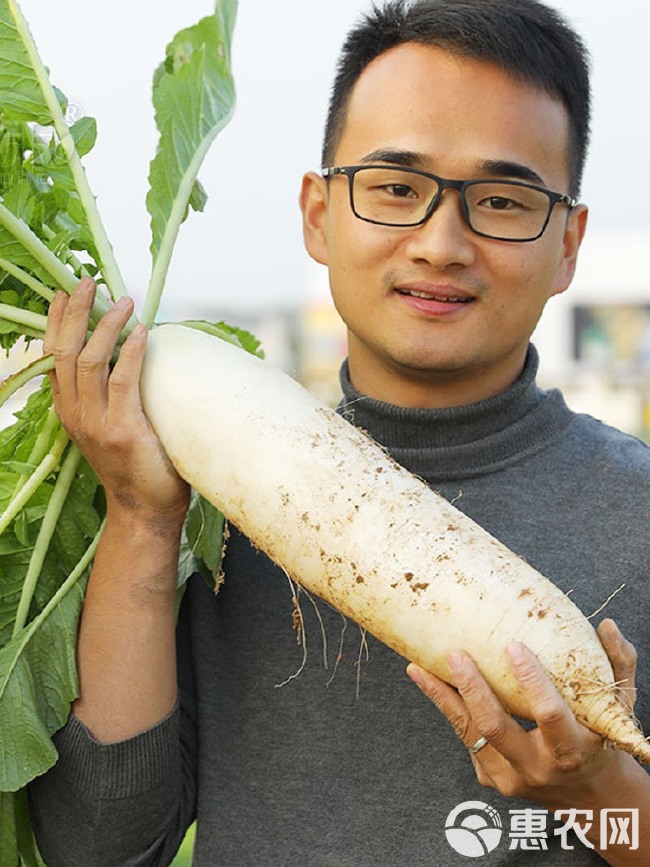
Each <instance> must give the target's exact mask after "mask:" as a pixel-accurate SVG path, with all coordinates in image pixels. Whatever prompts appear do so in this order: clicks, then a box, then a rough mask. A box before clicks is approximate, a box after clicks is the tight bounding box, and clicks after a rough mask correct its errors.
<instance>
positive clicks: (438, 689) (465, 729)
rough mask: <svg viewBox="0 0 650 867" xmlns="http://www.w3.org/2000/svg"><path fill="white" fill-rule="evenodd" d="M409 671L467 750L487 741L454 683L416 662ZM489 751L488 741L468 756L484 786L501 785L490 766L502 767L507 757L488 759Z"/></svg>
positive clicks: (410, 666)
mask: <svg viewBox="0 0 650 867" xmlns="http://www.w3.org/2000/svg"><path fill="white" fill-rule="evenodd" d="M406 673H407V674H408V676H409V677H410V678H411V680H412V681H413V683H415V684H416V686H418V687H419V688H420V690H421V691H422V692H423V693H424V695H426V697H427V698H428V699H429V700H430V701H431V702H433V704H434V705H435V706H436V707H437V708H438V710H439V711H440V712H441V713H442V714H443V716H445V717H446V718H447V721H448V722H449V723H450V725H451V727H452V728H453V730H454V732H455V733H456V735H457V736H458V738H459V739H460V741H461V742H462V744H463V746H464V747H465V748H466V749H467V750H470V748H471V747H472V746H474V745H475V744H480V743H481V742H482V741H483V740H485V736H484V735H483V734H482V733H481V731H480V730H479V729H478V728H477V726H476V724H475V723H474V721H473V720H472V717H471V715H470V713H469V711H468V709H467V705H466V704H465V702H464V701H463V699H462V698H461V697H460V695H459V694H458V692H457V691H456V690H455V689H454V688H453V687H452V686H449V684H447V683H445V682H444V681H443V680H440V678H438V677H435V675H433V674H430V673H429V672H428V671H426V670H425V669H423V668H420V666H418V665H415V663H413V662H411V663H410V664H409V665H408V666H407V669H406ZM489 751H490V742H489V741H488V742H487V743H486V744H485V745H484V746H481V747H480V749H479V750H478V751H477V752H474V753H472V752H469V753H468V755H469V756H470V758H471V760H472V764H473V765H474V770H475V772H476V777H477V779H478V781H479V783H480V784H481V785H482V786H489V787H491V788H497V786H496V783H495V781H494V779H493V777H492V775H491V774H490V769H492V771H494V770H495V769H496V770H498V769H499V768H501V767H502V765H503V760H502V759H501V757H500V756H498V755H496V756H493V757H492V759H491V761H487V762H486V761H485V759H486V758H487V753H489Z"/></svg>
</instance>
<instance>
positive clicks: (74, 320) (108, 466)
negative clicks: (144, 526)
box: [45, 280, 188, 523]
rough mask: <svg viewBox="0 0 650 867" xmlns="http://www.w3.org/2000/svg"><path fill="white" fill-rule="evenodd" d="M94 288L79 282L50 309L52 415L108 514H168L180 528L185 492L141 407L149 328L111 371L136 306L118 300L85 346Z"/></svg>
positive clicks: (138, 331)
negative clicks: (96, 481)
mask: <svg viewBox="0 0 650 867" xmlns="http://www.w3.org/2000/svg"><path fill="white" fill-rule="evenodd" d="M95 289H96V287H95V284H94V282H93V281H92V280H82V281H81V282H80V284H79V286H78V288H77V291H76V292H75V293H74V294H73V295H72V296H71V297H70V298H68V297H67V296H66V295H65V294H64V293H62V292H61V293H57V295H56V296H55V298H54V301H53V302H52V304H51V307H50V313H49V317H48V328H47V333H46V336H45V351H46V352H48V353H52V355H53V356H54V360H55V363H56V368H55V370H54V371H53V372H52V373H51V374H50V379H51V383H52V392H53V396H54V407H55V410H56V412H57V415H58V416H59V418H60V420H61V422H62V424H63V425H64V427H65V428H66V430H67V431H68V433H69V434H70V436H71V437H72V439H73V440H74V442H75V443H76V444H77V445H78V446H79V448H80V449H81V451H82V453H83V454H84V456H85V457H86V459H87V460H88V462H89V463H90V464H91V466H92V467H93V469H94V470H95V472H96V473H97V475H98V477H99V478H100V480H101V482H102V484H103V485H104V488H105V490H106V495H107V499H108V503H109V509H110V508H111V506H114V507H115V508H121V509H123V510H126V511H132V512H140V513H141V516H142V517H149V516H150V517H151V518H152V519H154V518H159V519H164V518H165V516H169V517H170V518H172V519H174V520H175V522H176V523H178V519H179V518H180V517H182V515H183V514H184V512H185V510H186V508H187V503H188V488H187V485H186V484H185V483H184V482H183V481H182V480H181V479H180V477H179V476H178V475H177V473H176V471H175V470H174V468H173V467H172V465H171V463H170V462H169V460H168V458H167V456H166V455H165V453H164V451H163V449H162V447H161V445H160V442H159V441H158V438H157V437H156V435H155V433H154V431H153V430H152V428H151V426H150V424H149V422H148V421H147V419H146V417H145V415H144V413H143V411H142V406H141V403H140V390H139V380H140V372H141V369H142V361H143V358H144V353H145V349H146V337H147V332H146V329H145V328H144V327H143V326H140V325H138V326H136V328H135V329H134V330H133V332H132V333H131V335H130V336H129V337H128V339H127V340H126V341H125V343H124V345H123V346H122V348H121V351H120V355H119V358H118V360H117V362H116V363H115V366H114V367H113V368H112V370H111V366H110V365H111V359H112V357H113V353H114V351H115V346H116V342H117V340H118V338H119V336H120V333H121V332H122V329H123V328H124V326H125V325H126V323H127V322H128V320H129V317H130V316H131V313H132V311H133V302H132V301H131V300H130V299H129V298H122V299H121V300H120V301H118V302H117V304H115V306H114V307H113V308H112V309H111V310H110V312H109V313H107V314H106V315H105V316H104V318H103V319H102V320H101V322H100V323H99V324H98V325H97V327H96V329H95V331H94V333H93V334H92V336H91V337H90V338H89V339H88V340H87V333H88V317H89V315H90V311H91V309H92V305H93V300H94V297H95Z"/></svg>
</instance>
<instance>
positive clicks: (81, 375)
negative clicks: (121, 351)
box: [77, 297, 133, 405]
mask: <svg viewBox="0 0 650 867" xmlns="http://www.w3.org/2000/svg"><path fill="white" fill-rule="evenodd" d="M132 312H133V301H132V300H131V299H130V298H128V297H123V298H120V300H119V301H118V302H117V303H116V304H115V305H114V306H113V307H112V308H111V309H110V310H109V311H108V313H106V314H105V315H104V316H103V317H102V318H101V320H100V321H99V322H98V323H97V326H96V327H95V330H94V332H93V334H92V336H91V337H90V339H89V340H88V342H87V343H86V345H85V346H84V347H83V349H82V350H81V352H80V353H79V360H78V370H77V389H78V392H79V396H80V398H81V400H82V402H84V403H86V402H89V403H90V404H91V405H95V404H98V403H101V402H102V400H103V401H104V402H105V401H106V399H107V383H108V377H109V369H110V363H111V360H112V358H113V354H114V352H115V348H116V346H117V342H118V339H119V337H120V334H121V333H122V330H123V328H124V326H125V325H126V323H127V322H128V320H129V317H130V316H131V313H132ZM98 396H100V397H101V400H100V401H97V397H98Z"/></svg>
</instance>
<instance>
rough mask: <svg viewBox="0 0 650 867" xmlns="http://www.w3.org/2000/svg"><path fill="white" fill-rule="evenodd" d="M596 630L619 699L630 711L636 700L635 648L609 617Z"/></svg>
mask: <svg viewBox="0 0 650 867" xmlns="http://www.w3.org/2000/svg"><path fill="white" fill-rule="evenodd" d="M596 631H597V632H598V637H599V638H600V641H601V643H602V645H603V647H604V648H605V652H606V653H607V656H608V657H609V661H610V662H611V663H612V669H613V670H614V681H615V682H616V683H617V684H618V688H619V695H620V697H621V701H622V702H623V703H624V704H625V706H626V707H627V709H628V710H630V711H631V710H632V708H633V707H634V703H635V701H636V685H635V677H636V663H637V652H636V649H635V647H634V645H633V644H632V643H631V642H629V641H628V640H627V639H626V638H625V637H624V636H623V634H622V633H621V631H620V629H619V628H618V626H617V625H616V623H615V622H614V621H613V620H612V619H611V618H607V619H606V620H603V622H602V623H601V624H600V625H599V626H598V628H597V630H596Z"/></svg>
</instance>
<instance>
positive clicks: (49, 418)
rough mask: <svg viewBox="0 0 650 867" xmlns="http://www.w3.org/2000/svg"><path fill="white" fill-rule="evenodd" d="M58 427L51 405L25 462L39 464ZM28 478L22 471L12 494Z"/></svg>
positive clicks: (16, 491) (59, 426) (57, 418)
mask: <svg viewBox="0 0 650 867" xmlns="http://www.w3.org/2000/svg"><path fill="white" fill-rule="evenodd" d="M60 428H61V422H60V421H59V417H58V416H57V414H56V412H55V411H54V407H53V406H51V407H50V408H49V409H48V411H47V415H46V417H45V423H44V424H43V427H42V428H41V430H40V432H39V434H38V436H37V437H36V442H35V443H34V446H33V448H32V450H31V452H30V454H29V457H28V458H27V463H28V464H29V465H30V466H32V467H36V466H37V465H38V464H40V462H41V461H42V460H43V458H45V457H46V455H47V453H48V452H49V450H50V444H51V443H52V439H53V437H54V435H55V433H56V432H57V431H59V430H60ZM28 479H29V475H28V474H27V473H23V475H21V476H20V478H19V479H18V481H17V482H16V485H15V487H14V494H13V495H14V496H16V494H18V492H19V491H20V490H21V488H22V486H23V485H24V484H25V482H26V481H27V480H28Z"/></svg>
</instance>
